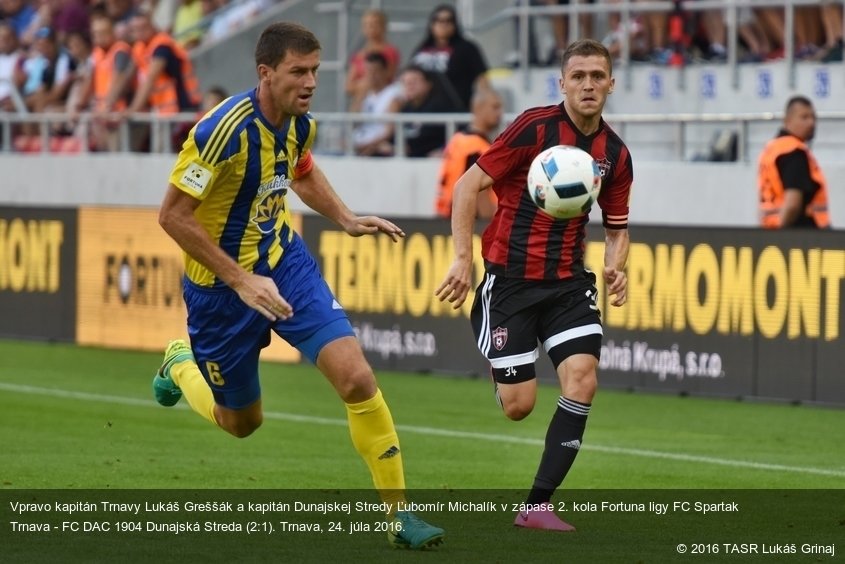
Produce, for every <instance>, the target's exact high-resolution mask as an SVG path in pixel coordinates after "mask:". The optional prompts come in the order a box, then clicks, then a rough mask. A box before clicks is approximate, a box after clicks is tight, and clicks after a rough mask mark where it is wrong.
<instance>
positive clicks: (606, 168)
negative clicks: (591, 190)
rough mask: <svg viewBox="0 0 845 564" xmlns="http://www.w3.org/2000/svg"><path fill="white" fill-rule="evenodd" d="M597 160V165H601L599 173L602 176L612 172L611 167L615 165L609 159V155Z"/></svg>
mask: <svg viewBox="0 0 845 564" xmlns="http://www.w3.org/2000/svg"><path fill="white" fill-rule="evenodd" d="M595 161H596V166H597V167H599V174H601V177H602V178H604V177H605V176H607V173H608V172H610V167H611V166H613V163H611V162H610V161H609V160H607V157H602V158H601V159H595Z"/></svg>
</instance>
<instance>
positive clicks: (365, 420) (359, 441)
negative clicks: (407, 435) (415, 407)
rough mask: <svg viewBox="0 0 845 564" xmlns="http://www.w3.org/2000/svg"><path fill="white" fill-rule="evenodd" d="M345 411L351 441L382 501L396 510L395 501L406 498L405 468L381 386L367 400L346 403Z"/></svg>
mask: <svg viewBox="0 0 845 564" xmlns="http://www.w3.org/2000/svg"><path fill="white" fill-rule="evenodd" d="M346 415H347V418H348V419H349V434H350V435H352V444H353V445H355V449H356V450H357V451H358V453H359V454H360V455H361V457H362V458H363V459H364V461H365V462H366V463H367V466H369V468H370V473H371V474H372V476H373V484H374V485H375V487H376V490H378V492H379V495H380V496H381V499H382V501H384V502H387V503H389V504H390V505H391V507H392V508H393V510H395V508H396V505H397V502H400V501H405V471H404V469H403V467H402V454H401V453H400V451H399V437H398V436H397V435H396V428H395V427H394V426H393V417H391V415H390V409H388V407H387V404H386V403H385V402H384V398H383V397H382V395H381V390H378V389H377V390H376V395H374V396H373V397H371V398H370V399H368V400H367V401H362V402H361V403H347V404H346ZM392 512H393V511H391V513H392Z"/></svg>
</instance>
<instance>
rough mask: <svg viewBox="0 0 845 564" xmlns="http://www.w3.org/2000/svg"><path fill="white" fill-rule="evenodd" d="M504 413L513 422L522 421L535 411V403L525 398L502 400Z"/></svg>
mask: <svg viewBox="0 0 845 564" xmlns="http://www.w3.org/2000/svg"><path fill="white" fill-rule="evenodd" d="M502 411H503V412H504V414H505V417H507V418H508V419H510V420H511V421H521V420H522V419H525V418H526V417H528V416H529V415H530V414H531V412H532V411H534V402H533V401H532V400H529V399H524V398H514V399H511V400H506V399H505V398H502Z"/></svg>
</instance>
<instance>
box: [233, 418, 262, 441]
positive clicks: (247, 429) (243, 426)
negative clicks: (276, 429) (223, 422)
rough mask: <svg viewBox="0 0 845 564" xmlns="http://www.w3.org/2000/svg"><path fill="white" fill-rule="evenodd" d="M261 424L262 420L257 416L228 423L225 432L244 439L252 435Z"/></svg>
mask: <svg viewBox="0 0 845 564" xmlns="http://www.w3.org/2000/svg"><path fill="white" fill-rule="evenodd" d="M263 422H264V419H263V417H261V416H258V418H250V419H241V420H238V421H235V422H234V423H230V424H229V427H228V428H227V429H226V430H227V431H229V433H230V434H231V435H232V436H233V437H237V438H239V439H245V438H246V437H248V436H250V435H251V434H253V433H254V432H255V431H256V429H258V428H259V427H261V423H263Z"/></svg>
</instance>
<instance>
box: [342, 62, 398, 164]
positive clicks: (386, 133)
mask: <svg viewBox="0 0 845 564" xmlns="http://www.w3.org/2000/svg"><path fill="white" fill-rule="evenodd" d="M365 65H366V70H365V71H364V79H365V81H366V82H367V85H368V87H367V93H366V95H365V96H364V99H363V100H361V102H360V105H359V107H355V106H353V107H351V108H350V110H351V111H353V112H361V113H363V114H367V115H388V114H395V113H397V112H398V111H399V109H400V108H401V106H402V101H401V95H402V88H401V86H400V85H399V84H398V83H395V82H392V81H391V79H390V73H391V71H390V63H389V62H388V61H387V59H386V58H385V56H384V55H383V54H382V53H379V52H376V51H374V52H372V53H368V54H367V56H366V57H365ZM394 129H395V127H394V124H393V123H388V122H376V121H368V122H363V123H360V124H358V125H356V126H355V129H354V130H353V131H352V142H353V144H354V148H355V154H356V155H360V156H364V157H388V156H390V155H392V154H393V132H394Z"/></svg>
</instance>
